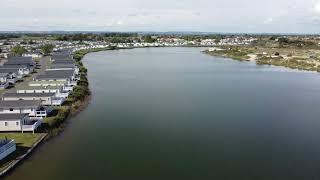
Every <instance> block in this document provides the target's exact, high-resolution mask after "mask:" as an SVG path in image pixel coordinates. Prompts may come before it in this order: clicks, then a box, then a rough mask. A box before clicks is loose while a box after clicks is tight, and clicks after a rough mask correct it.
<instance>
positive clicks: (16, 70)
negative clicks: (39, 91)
mask: <svg viewBox="0 0 320 180" xmlns="http://www.w3.org/2000/svg"><path fill="white" fill-rule="evenodd" d="M18 71H19V69H0V73H18Z"/></svg>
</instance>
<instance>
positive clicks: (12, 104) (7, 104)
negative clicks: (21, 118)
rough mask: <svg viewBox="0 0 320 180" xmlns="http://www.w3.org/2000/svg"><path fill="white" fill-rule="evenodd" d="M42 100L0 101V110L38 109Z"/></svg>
mask: <svg viewBox="0 0 320 180" xmlns="http://www.w3.org/2000/svg"><path fill="white" fill-rule="evenodd" d="M40 104H41V101H40V100H17V101H0V108H22V107H38V106H40Z"/></svg>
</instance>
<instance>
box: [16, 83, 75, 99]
mask: <svg viewBox="0 0 320 180" xmlns="http://www.w3.org/2000/svg"><path fill="white" fill-rule="evenodd" d="M17 93H40V94H41V93H55V96H56V97H58V98H61V97H62V98H67V97H68V96H69V93H70V92H69V91H64V90H63V87H62V86H23V87H19V89H17Z"/></svg>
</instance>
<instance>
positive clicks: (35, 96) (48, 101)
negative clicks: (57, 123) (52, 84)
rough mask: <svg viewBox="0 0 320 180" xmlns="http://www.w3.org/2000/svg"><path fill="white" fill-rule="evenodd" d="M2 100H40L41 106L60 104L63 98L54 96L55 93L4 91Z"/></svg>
mask: <svg viewBox="0 0 320 180" xmlns="http://www.w3.org/2000/svg"><path fill="white" fill-rule="evenodd" d="M2 100H3V101H18V100H40V101H41V105H43V106H61V105H62V104H63V103H64V101H65V98H61V97H60V98H59V97H56V96H55V93H5V94H3V95H2Z"/></svg>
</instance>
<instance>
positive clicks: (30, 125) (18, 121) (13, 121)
mask: <svg viewBox="0 0 320 180" xmlns="http://www.w3.org/2000/svg"><path fill="white" fill-rule="evenodd" d="M41 123H42V120H41V119H30V117H29V116H28V114H27V113H22V114H0V132H15V131H21V132H22V133H23V132H25V131H31V132H33V133H34V131H35V130H36V129H37V128H38V127H39V126H40V125H41Z"/></svg>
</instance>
